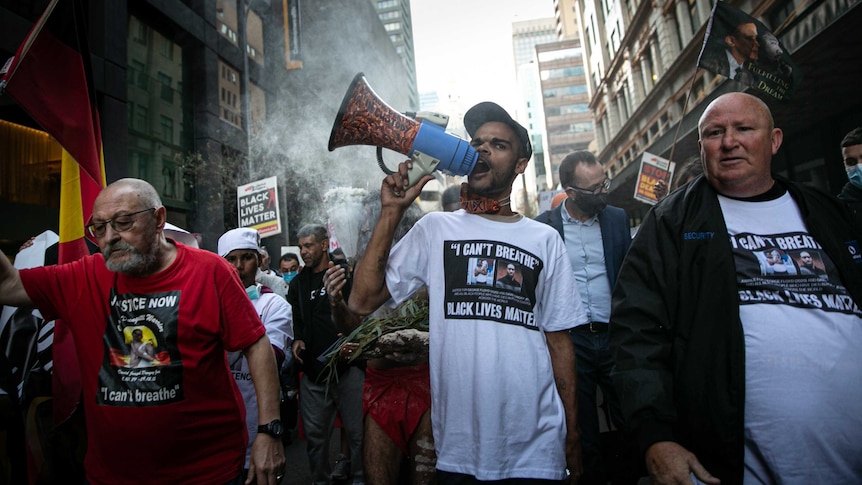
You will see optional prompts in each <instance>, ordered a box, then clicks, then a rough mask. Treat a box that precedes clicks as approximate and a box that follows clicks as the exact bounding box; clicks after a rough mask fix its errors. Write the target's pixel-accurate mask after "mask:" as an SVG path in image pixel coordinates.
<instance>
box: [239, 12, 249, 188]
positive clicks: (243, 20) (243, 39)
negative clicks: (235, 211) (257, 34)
mask: <svg viewBox="0 0 862 485" xmlns="http://www.w3.org/2000/svg"><path fill="white" fill-rule="evenodd" d="M252 1H253V0H240V2H241V3H242V5H241V6H240V8H239V12H238V13H239V15H238V16H239V22H238V23H239V25H238V26H237V31H238V34H239V48H240V51H241V52H242V75H241V76H240V79H241V83H240V91H241V94H240V103H241V104H242V106H241V109H242V129H243V130H245V140H246V141H245V146H246V148H245V149H246V173H247V175H248V181H249V182H251V181H252V180H253V174H252V167H251V156H250V153H249V152H250V146H249V145H250V140H251V100H250V97H249V84H250V81H249V78H248V37H247V35H246V27H247V25H248V10H249V8H251V2H252Z"/></svg>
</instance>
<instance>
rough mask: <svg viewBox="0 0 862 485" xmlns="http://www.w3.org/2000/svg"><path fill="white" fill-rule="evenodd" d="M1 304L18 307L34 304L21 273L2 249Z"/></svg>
mask: <svg viewBox="0 0 862 485" xmlns="http://www.w3.org/2000/svg"><path fill="white" fill-rule="evenodd" d="M0 304H2V305H9V306H17V307H27V306H32V305H33V302H32V301H31V300H30V297H29V296H28V295H27V292H26V291H24V285H23V284H22V283H21V275H19V274H18V270H17V269H16V268H15V267H14V266H12V262H11V261H9V258H7V257H6V255H5V254H3V252H2V251H0Z"/></svg>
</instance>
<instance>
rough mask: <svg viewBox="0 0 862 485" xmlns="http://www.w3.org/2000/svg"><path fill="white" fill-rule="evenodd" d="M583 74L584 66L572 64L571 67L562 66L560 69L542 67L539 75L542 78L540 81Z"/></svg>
mask: <svg viewBox="0 0 862 485" xmlns="http://www.w3.org/2000/svg"><path fill="white" fill-rule="evenodd" d="M583 75H584V66H573V67H563V68H560V69H543V70H542V71H541V72H540V73H539V76H540V77H541V78H542V81H547V80H548V79H559V78H563V77H573V76H583Z"/></svg>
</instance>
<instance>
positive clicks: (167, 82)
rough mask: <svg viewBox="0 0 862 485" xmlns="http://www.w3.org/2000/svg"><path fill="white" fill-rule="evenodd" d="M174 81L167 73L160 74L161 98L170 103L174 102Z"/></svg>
mask: <svg viewBox="0 0 862 485" xmlns="http://www.w3.org/2000/svg"><path fill="white" fill-rule="evenodd" d="M172 82H173V79H171V77H170V76H168V75H167V74H165V73H162V72H160V73H159V84H160V85H161V97H162V100H163V101H167V102H168V103H173V102H174V91H173V90H172V89H171V83H172Z"/></svg>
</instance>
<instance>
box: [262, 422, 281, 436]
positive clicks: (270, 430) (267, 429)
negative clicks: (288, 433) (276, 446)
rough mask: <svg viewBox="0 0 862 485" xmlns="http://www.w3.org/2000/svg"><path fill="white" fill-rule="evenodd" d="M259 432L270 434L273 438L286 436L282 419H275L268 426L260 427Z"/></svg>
mask: <svg viewBox="0 0 862 485" xmlns="http://www.w3.org/2000/svg"><path fill="white" fill-rule="evenodd" d="M257 432H258V433H264V434H268V435H270V436H272V437H273V438H281V437H282V435H284V426H283V425H282V424H281V420H280V419H273V420H272V421H270V422H269V423H268V424H262V425H260V426H258V427H257Z"/></svg>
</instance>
